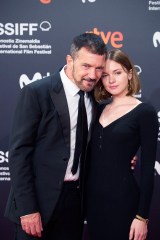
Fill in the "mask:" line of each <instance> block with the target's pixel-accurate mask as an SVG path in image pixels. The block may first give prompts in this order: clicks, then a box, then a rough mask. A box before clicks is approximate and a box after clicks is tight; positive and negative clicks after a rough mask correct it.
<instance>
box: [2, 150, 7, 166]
mask: <svg viewBox="0 0 160 240" xmlns="http://www.w3.org/2000/svg"><path fill="white" fill-rule="evenodd" d="M4 162H7V163H8V152H3V151H0V163H4Z"/></svg>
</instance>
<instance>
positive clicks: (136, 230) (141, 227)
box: [129, 219, 148, 240]
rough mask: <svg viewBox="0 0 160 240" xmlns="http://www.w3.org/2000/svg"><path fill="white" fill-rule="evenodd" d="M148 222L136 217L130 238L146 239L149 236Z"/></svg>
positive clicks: (132, 239)
mask: <svg viewBox="0 0 160 240" xmlns="http://www.w3.org/2000/svg"><path fill="white" fill-rule="evenodd" d="M147 231H148V230H147V224H146V223H145V222H143V221H140V220H138V219H134V220H133V222H132V224H131V228H130V233H129V240H145V239H146V237H147Z"/></svg>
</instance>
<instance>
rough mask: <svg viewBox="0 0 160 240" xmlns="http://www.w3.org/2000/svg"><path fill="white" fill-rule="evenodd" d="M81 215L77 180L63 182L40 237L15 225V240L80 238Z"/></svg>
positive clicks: (74, 239) (77, 239)
mask: <svg viewBox="0 0 160 240" xmlns="http://www.w3.org/2000/svg"><path fill="white" fill-rule="evenodd" d="M82 232H83V217H82V211H81V198H80V191H79V187H78V181H77V182H64V184H63V187H62V192H61V195H60V198H59V201H58V203H57V206H56V208H55V211H54V214H53V217H52V218H51V220H50V221H49V223H48V224H47V225H46V226H45V227H44V229H43V232H42V238H36V237H32V236H30V235H28V234H26V233H25V232H24V231H23V230H22V228H21V226H18V225H17V226H16V235H15V240H37V239H39V240H40V239H42V240H81V239H82Z"/></svg>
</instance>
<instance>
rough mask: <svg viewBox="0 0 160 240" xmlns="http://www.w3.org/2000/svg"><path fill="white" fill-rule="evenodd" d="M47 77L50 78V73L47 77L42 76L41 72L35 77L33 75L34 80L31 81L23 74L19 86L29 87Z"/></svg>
mask: <svg viewBox="0 0 160 240" xmlns="http://www.w3.org/2000/svg"><path fill="white" fill-rule="evenodd" d="M47 76H50V73H49V72H47V75H46V76H42V75H41V74H40V73H39V72H36V73H35V74H34V75H33V78H32V79H29V77H28V76H27V75H26V74H22V75H21V76H20V79H19V85H20V88H23V87H24V86H25V85H28V84H30V83H32V82H34V81H37V80H40V79H42V78H44V77H47Z"/></svg>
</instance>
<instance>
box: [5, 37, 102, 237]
mask: <svg viewBox="0 0 160 240" xmlns="http://www.w3.org/2000/svg"><path fill="white" fill-rule="evenodd" d="M105 53H106V47H105V44H104V42H103V41H102V39H101V38H100V37H99V36H97V35H95V34H93V33H84V34H81V35H79V36H77V37H75V38H74V39H73V43H72V45H71V52H70V55H67V58H66V62H67V63H66V66H64V67H63V68H62V70H61V71H60V72H57V73H55V74H54V75H52V76H50V77H47V78H44V79H42V80H41V81H36V82H34V83H32V84H29V85H27V86H25V87H24V88H23V89H22V93H21V97H20V100H19V102H18V105H17V108H16V112H15V117H14V122H13V129H12V133H11V138H10V149H9V164H10V172H11V185H12V187H11V192H10V196H9V200H8V204H7V207H6V213H5V215H6V216H7V217H8V218H10V219H11V220H12V221H13V222H15V223H16V239H17V240H31V239H38V238H41V239H46V240H50V239H54V240H80V239H81V236H82V229H83V216H82V211H81V202H82V196H81V191H82V187H83V174H84V172H83V169H84V159H83V164H80V163H79V164H78V169H77V170H76V172H74V173H73V171H72V166H73V163H74V161H75V160H73V159H74V154H75V146H76V147H77V145H79V143H77V136H76V128H77V121H78V120H77V119H78V104H79V99H80V95H79V90H82V91H84V92H85V94H84V99H85V100H84V101H85V107H86V112H87V113H86V114H87V122H88V130H89V132H88V138H89V136H90V125H91V124H92V121H93V116H94V112H93V111H94V103H93V99H92V97H91V96H90V95H89V94H88V92H90V91H92V90H93V88H94V86H95V85H96V83H97V82H98V80H99V79H100V77H101V74H102V71H103V67H104V63H105ZM79 135H81V134H79ZM81 141H82V140H80V142H81ZM76 143H77V144H76ZM83 148H84V147H83ZM84 155H85V154H84ZM79 159H80V157H78V160H79ZM80 166H83V168H82V167H80ZM80 176H81V178H80Z"/></svg>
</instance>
